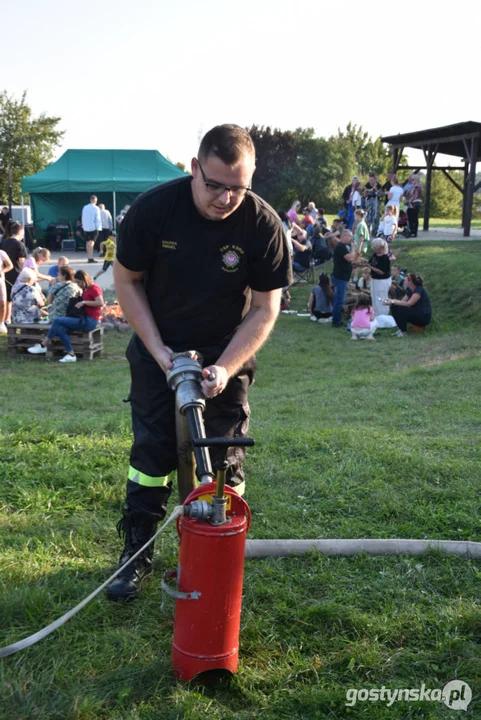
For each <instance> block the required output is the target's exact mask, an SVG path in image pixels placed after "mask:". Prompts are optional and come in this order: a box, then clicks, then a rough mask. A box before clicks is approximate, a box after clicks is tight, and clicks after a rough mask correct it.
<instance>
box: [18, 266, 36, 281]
mask: <svg viewBox="0 0 481 720" xmlns="http://www.w3.org/2000/svg"><path fill="white" fill-rule="evenodd" d="M36 279H37V273H36V272H35V270H32V268H23V270H21V271H20V274H19V276H18V278H17V280H18V282H19V283H26V282H27V281H28V280H36Z"/></svg>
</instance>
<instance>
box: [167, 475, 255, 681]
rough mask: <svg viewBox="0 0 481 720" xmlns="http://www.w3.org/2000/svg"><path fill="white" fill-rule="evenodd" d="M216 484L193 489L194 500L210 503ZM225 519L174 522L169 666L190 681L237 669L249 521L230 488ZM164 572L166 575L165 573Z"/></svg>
mask: <svg viewBox="0 0 481 720" xmlns="http://www.w3.org/2000/svg"><path fill="white" fill-rule="evenodd" d="M215 487H216V485H215V483H209V484H204V485H201V486H199V487H198V488H196V489H195V490H194V491H193V492H192V493H191V494H190V495H189V496H188V498H187V499H186V501H185V503H184V505H188V504H189V503H190V502H192V501H193V500H207V501H208V502H212V495H214V494H215ZM225 495H226V496H227V517H228V520H229V521H228V522H227V523H226V524H223V525H218V526H216V525H212V524H211V523H210V522H209V520H193V519H191V518H189V517H185V516H183V517H181V518H180V519H179V520H178V525H177V528H178V532H179V537H180V547H179V565H178V569H177V571H176V573H175V571H174V573H170V575H171V576H172V575H175V574H177V592H175V591H174V593H171V594H174V596H175V597H176V606H175V626H174V640H173V647H172V665H173V668H174V674H175V675H176V677H178V678H180V679H181V680H184V681H188V680H191V679H192V678H194V677H195V676H196V675H199V674H200V673H204V672H206V671H213V670H215V671H228V672H230V673H235V671H236V669H237V665H238V661H239V631H240V617H241V606H242V586H243V580H244V554H245V543H246V535H247V531H248V529H249V525H250V519H251V515H250V510H249V506H248V505H247V503H246V502H245V501H244V500H243V499H242V498H241V497H239V495H237V493H236V492H235V491H234V490H231V489H230V488H229V487H226V488H225ZM166 575H167V576H168V575H169V573H166Z"/></svg>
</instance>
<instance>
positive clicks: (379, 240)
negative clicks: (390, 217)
mask: <svg viewBox="0 0 481 720" xmlns="http://www.w3.org/2000/svg"><path fill="white" fill-rule="evenodd" d="M371 247H372V249H373V250H377V248H381V247H382V249H383V250H384V252H385V253H387V251H388V244H387V242H386V241H385V240H383V239H382V238H376V239H375V240H373V241H372V243H371Z"/></svg>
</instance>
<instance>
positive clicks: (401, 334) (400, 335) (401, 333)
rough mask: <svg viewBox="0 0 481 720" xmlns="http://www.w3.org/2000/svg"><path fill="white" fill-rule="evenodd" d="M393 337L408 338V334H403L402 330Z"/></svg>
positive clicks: (397, 331)
mask: <svg viewBox="0 0 481 720" xmlns="http://www.w3.org/2000/svg"><path fill="white" fill-rule="evenodd" d="M392 337H401V338H403V337H406V333H403V332H401V331H400V330H396V332H395V333H393V334H392Z"/></svg>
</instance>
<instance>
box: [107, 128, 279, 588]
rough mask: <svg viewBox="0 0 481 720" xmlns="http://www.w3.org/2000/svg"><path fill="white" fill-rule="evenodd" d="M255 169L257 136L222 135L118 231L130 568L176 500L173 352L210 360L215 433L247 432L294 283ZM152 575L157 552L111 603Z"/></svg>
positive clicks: (142, 202)
mask: <svg viewBox="0 0 481 720" xmlns="http://www.w3.org/2000/svg"><path fill="white" fill-rule="evenodd" d="M254 170H255V150H254V145H253V143H252V139H251V137H250V135H249V134H248V133H247V132H246V131H245V130H243V129H242V128H240V127H238V126H236V125H221V126H217V127H215V128H213V129H212V130H210V131H209V132H208V133H207V135H206V136H205V137H204V138H203V140H202V142H201V145H200V148H199V154H198V158H194V159H193V160H192V177H190V176H189V177H183V178H179V179H178V180H174V181H172V182H170V183H166V184H165V185H161V186H158V187H155V188H153V189H152V190H150V191H148V192H146V193H144V194H143V195H141V196H140V197H139V198H137V200H136V201H135V202H134V204H133V205H132V206H131V208H130V210H129V212H128V213H127V215H126V216H125V219H124V220H123V222H122V225H121V226H120V235H119V241H118V246H117V260H116V263H115V266H114V278H115V287H116V291H117V297H118V299H119V302H120V304H121V306H122V309H123V311H124V313H125V315H126V317H127V319H128V320H129V322H130V324H131V326H132V327H133V329H134V331H135V334H134V336H133V338H132V340H131V342H130V344H129V347H128V350H127V358H128V360H129V362H130V370H131V378H132V385H131V393H130V400H131V404H132V426H133V432H134V442H133V445H132V450H131V455H130V469H129V474H128V478H129V479H128V482H127V500H126V510H125V511H124V517H123V520H122V527H123V529H124V531H125V534H126V544H125V549H124V552H123V554H122V556H121V562H125V561H126V560H127V559H128V558H129V557H131V556H132V554H133V553H135V552H136V550H138V549H139V548H140V547H141V546H142V545H143V544H145V542H146V541H147V540H148V539H149V538H150V537H152V535H153V533H154V532H155V529H156V524H157V521H158V520H159V519H161V518H163V517H164V515H165V512H166V504H167V500H168V498H169V495H170V493H171V485H172V483H171V481H170V480H169V473H171V472H172V471H173V470H175V468H176V467H177V454H176V438H175V416H174V412H175V408H174V403H175V397H174V393H173V392H172V391H171V390H170V389H169V388H168V387H167V382H166V377H165V373H166V371H167V370H169V369H170V368H171V367H172V361H171V356H172V352H179V351H184V350H197V351H199V352H200V353H201V354H202V356H203V358H204V370H203V377H204V380H203V382H202V388H203V392H204V394H205V396H206V398H207V402H206V409H205V413H204V419H205V424H206V433H207V436H208V437H209V436H210V437H212V436H224V437H232V436H234V435H237V436H242V435H245V434H247V430H248V425H249V414H250V413H249V405H248V402H247V390H248V386H249V385H250V384H251V383H252V380H253V374H254V367H255V359H254V355H255V352H256V351H257V350H258V349H259V348H260V347H261V345H262V344H263V343H264V341H265V340H266V338H267V337H268V335H269V333H270V331H271V330H272V327H273V325H274V322H275V320H276V317H277V315H278V312H279V308H280V300H281V291H282V288H283V287H286V286H287V285H289V284H290V283H291V282H292V273H291V268H290V258H289V250H288V246H287V239H286V237H285V234H284V231H283V227H282V223H281V221H280V219H279V217H278V215H277V214H276V213H275V212H274V211H273V210H272V208H271V207H270V206H269V205H267V203H265V202H264V201H263V200H262V199H261V198H260V197H258V196H257V195H255V194H254V193H253V192H251V190H250V185H251V180H252V175H253V173H254ZM212 376H213V378H214V379H213V380H209V377H212ZM239 450H240V448H236V452H235V453H234V452H232V453H229V454H228V457H227V459H228V461H229V469H228V471H227V482H228V484H230V485H231V486H232V487H234V488H235V489H236V490H237V491H238V492H240V493H241V492H242V490H243V484H244V482H243V481H244V475H243V470H242V461H243V453H241V452H239ZM211 455H212V459H213V461H214V462H215V460H216V453H215V452H212V453H211ZM151 570H152V545H151V546H150V548H149V550H148V551H146V552H145V553H143V554H142V555H141V556H140V557H139V558H138V559H137V560H136V561H135V562H134V563H132V564H131V565H130V566H129V567H128V568H127V569H126V570H125V571H124V572H122V573H121V575H120V576H119V577H118V578H117V580H116V581H115V582H114V583H113V584H112V585H111V586H110V587H109V588H108V591H107V594H108V597H109V598H110V599H112V600H117V599H123V598H128V597H134V596H135V595H137V594H138V592H139V589H140V582H141V580H142V578H143V577H144V576H145V575H146V574H148V573H149V572H151Z"/></svg>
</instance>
